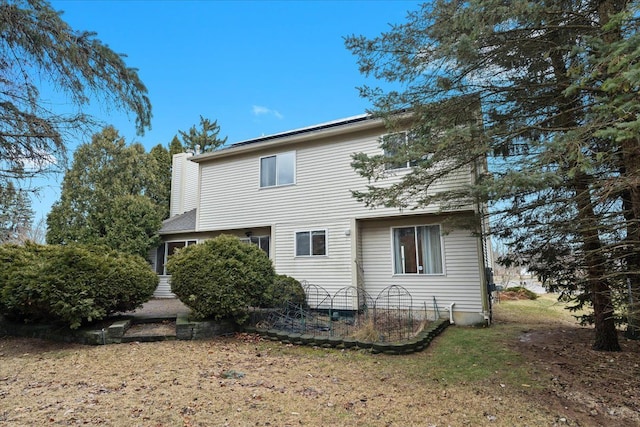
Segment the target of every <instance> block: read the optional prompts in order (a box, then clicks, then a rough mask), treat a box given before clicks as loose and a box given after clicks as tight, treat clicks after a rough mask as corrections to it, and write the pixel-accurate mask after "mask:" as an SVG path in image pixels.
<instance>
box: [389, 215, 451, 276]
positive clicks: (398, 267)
mask: <svg viewBox="0 0 640 427" xmlns="http://www.w3.org/2000/svg"><path fill="white" fill-rule="evenodd" d="M392 234H393V273H394V274H442V271H443V267H442V244H441V239H440V226H439V225H421V226H413V227H398V228H392Z"/></svg>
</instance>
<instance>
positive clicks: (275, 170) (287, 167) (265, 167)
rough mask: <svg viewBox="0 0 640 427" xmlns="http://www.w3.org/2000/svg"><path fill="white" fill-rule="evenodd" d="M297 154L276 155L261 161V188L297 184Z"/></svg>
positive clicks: (290, 152) (293, 152)
mask: <svg viewBox="0 0 640 427" xmlns="http://www.w3.org/2000/svg"><path fill="white" fill-rule="evenodd" d="M295 165H296V153H295V151H289V152H287V153H280V154H275V155H273V156H268V157H262V158H261V159H260V187H277V186H279V185H287V184H293V183H295Z"/></svg>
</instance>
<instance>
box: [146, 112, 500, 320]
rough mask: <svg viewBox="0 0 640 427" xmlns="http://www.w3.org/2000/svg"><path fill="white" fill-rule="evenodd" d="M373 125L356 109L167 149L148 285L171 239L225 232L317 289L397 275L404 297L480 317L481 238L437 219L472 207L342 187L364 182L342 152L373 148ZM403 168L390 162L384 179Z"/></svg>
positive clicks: (484, 308) (462, 176)
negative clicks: (403, 201)
mask: <svg viewBox="0 0 640 427" xmlns="http://www.w3.org/2000/svg"><path fill="white" fill-rule="evenodd" d="M385 133H386V131H385V127H384V125H383V123H382V122H381V121H380V120H378V119H374V118H372V117H370V116H367V115H362V116H356V117H352V118H348V119H343V120H338V121H334V122H330V123H324V124H320V125H316V126H311V127H308V128H303V129H297V130H294V131H290V132H283V133H280V134H276V135H270V136H266V137H260V138H256V139H252V140H248V141H242V142H238V143H236V144H233V145H231V146H229V147H227V148H224V149H222V150H219V151H214V152H210V153H204V154H200V155H196V156H187V155H183V154H180V155H176V156H174V162H176V163H174V169H173V181H175V182H172V195H171V204H172V206H171V214H172V215H173V216H172V217H171V218H170V219H169V220H167V221H165V224H164V227H163V229H162V230H161V232H160V234H161V237H162V238H163V240H164V242H165V244H164V245H163V246H162V247H161V248H160V249H159V251H158V253H157V255H156V257H155V258H156V271H157V272H158V273H159V274H161V275H162V278H163V280H164V283H165V285H164V286H165V288H164V289H163V290H160V288H159V291H158V293H157V294H158V295H157V296H170V289H169V288H168V278H167V277H166V276H164V274H165V272H164V270H163V266H164V262H165V261H166V257H167V255H168V254H170V253H171V251H172V249H173V248H174V247H178V246H180V245H187V244H192V243H195V242H197V241H201V240H203V239H206V238H211V237H214V236H216V235H218V234H221V233H227V234H234V235H236V236H238V237H240V238H242V239H245V240H247V241H249V240H250V241H252V242H253V243H255V244H258V245H260V246H261V247H262V248H263V249H264V250H265V251H266V252H267V253H268V254H269V256H270V258H271V259H272V261H273V263H274V266H275V269H276V271H277V272H278V273H280V274H287V275H289V276H293V277H295V278H296V279H298V280H306V281H307V282H308V283H312V284H314V285H317V286H321V287H322V288H324V289H326V290H327V291H328V292H329V293H334V292H336V291H338V290H339V289H341V288H345V287H347V286H358V287H360V288H361V289H364V290H365V291H366V292H367V293H368V294H369V295H371V296H372V297H373V298H374V299H375V297H376V296H377V295H378V293H379V292H380V291H382V290H383V289H384V288H386V287H388V286H390V285H399V286H402V287H404V288H406V289H407V290H408V291H409V292H410V293H411V295H412V297H413V305H414V306H415V307H424V306H428V307H429V309H432V308H433V307H434V303H435V305H437V307H439V310H441V312H442V314H445V315H448V313H447V311H446V309H447V308H450V307H451V308H452V315H453V319H454V321H455V322H456V323H461V324H474V323H481V322H484V321H486V320H487V319H488V315H489V306H488V304H489V302H488V299H487V291H486V289H487V287H486V283H485V274H484V271H485V265H484V259H485V256H484V254H483V250H482V248H483V245H482V244H481V243H482V242H481V239H480V238H479V237H478V236H477V235H475V234H473V233H472V232H471V231H469V230H465V229H456V228H451V226H449V225H446V224H447V222H446V221H445V219H447V218H448V217H449V216H451V215H455V216H470V215H473V214H474V213H475V212H476V209H477V207H476V206H466V207H463V208H459V209H456V211H454V212H441V209H440V207H439V206H429V207H427V208H423V209H417V210H411V211H408V212H407V211H405V212H401V211H399V210H398V209H392V208H377V209H369V208H366V207H365V206H364V205H363V204H362V203H359V202H358V201H357V200H356V199H355V198H353V197H352V195H351V190H362V189H364V188H365V186H366V184H367V181H366V180H365V179H363V178H361V177H360V176H358V175H357V173H356V172H355V171H354V169H353V168H352V167H351V162H352V158H351V156H352V154H353V153H356V152H366V153H370V154H375V153H380V152H381V148H380V138H381V137H383V136H384V135H385ZM407 166H409V165H407ZM194 167H195V172H194ZM407 170H408V169H406V168H405V169H402V168H400V169H397V170H394V175H395V176H391V177H390V178H389V182H391V181H394V180H397V179H400V177H401V176H402V174H403V173H406V172H407ZM476 173H477V172H476V171H474V170H464V171H460V173H458V174H457V175H456V176H455V177H453V178H450V179H449V180H447V181H446V182H441V183H439V185H438V187H437V188H435V190H440V189H449V188H455V187H456V186H459V185H464V184H465V183H468V182H470V181H471V180H473V179H475V176H474V175H475V174H476ZM435 190H434V191H435ZM174 208H175V209H174ZM479 228H480V224H478V229H479ZM176 245H177V246H176ZM160 294H162V295H160Z"/></svg>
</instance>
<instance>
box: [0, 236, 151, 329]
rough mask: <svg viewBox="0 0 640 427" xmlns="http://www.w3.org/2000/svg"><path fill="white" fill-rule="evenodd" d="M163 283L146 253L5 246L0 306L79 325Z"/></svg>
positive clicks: (8, 312) (138, 301)
mask: <svg viewBox="0 0 640 427" xmlns="http://www.w3.org/2000/svg"><path fill="white" fill-rule="evenodd" d="M157 285H158V277H157V275H156V274H155V273H154V272H153V271H151V269H150V268H149V265H148V263H147V262H146V261H145V260H144V259H143V258H142V257H139V256H136V255H129V254H123V253H119V252H116V251H113V250H111V249H108V248H105V247H87V246H76V245H70V246H58V245H46V246H43V245H37V244H33V243H28V244H26V245H24V246H15V245H3V246H0V311H1V312H2V313H3V314H4V315H5V316H7V317H8V318H11V319H15V320H21V321H28V322H55V323H58V322H61V323H65V324H67V325H68V326H69V327H70V328H72V329H75V328H78V327H79V326H80V325H81V324H83V323H86V322H92V321H96V320H100V319H103V318H104V317H106V316H108V315H110V314H112V313H117V312H122V311H129V310H133V309H135V308H137V307H139V306H141V305H142V304H143V303H144V302H146V301H148V300H149V299H151V297H152V296H153V291H154V290H155V288H156V286H157Z"/></svg>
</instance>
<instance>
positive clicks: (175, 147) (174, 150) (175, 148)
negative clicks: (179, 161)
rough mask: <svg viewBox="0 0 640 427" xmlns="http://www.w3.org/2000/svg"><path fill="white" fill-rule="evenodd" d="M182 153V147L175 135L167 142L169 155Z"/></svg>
mask: <svg viewBox="0 0 640 427" xmlns="http://www.w3.org/2000/svg"><path fill="white" fill-rule="evenodd" d="M178 153H184V147H183V146H182V143H181V142H180V140H179V139H178V136H177V135H174V136H173V139H172V140H171V142H170V143H169V157H173V155H174V154H178Z"/></svg>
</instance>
